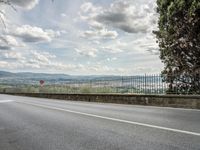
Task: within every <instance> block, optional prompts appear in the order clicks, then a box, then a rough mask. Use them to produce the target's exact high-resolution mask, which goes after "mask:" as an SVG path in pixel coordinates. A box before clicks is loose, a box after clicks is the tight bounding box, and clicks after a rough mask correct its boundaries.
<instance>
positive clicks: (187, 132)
mask: <svg viewBox="0 0 200 150" xmlns="http://www.w3.org/2000/svg"><path fill="white" fill-rule="evenodd" d="M17 103H22V104H27V105H33V106H37V107H42V108H47V109H52V110H59V111H64V112H69V113H74V114H79V115H84V116H89V117H95V118H101V119H106V120H111V121H116V122H121V123H128V124H133V125H138V126H144V127H150V128H155V129H161V130H166V131H172V132H177V133H184V134H189V135H195V136H200V133H197V132H191V131H185V130H179V129H173V128H167V127H162V126H156V125H151V124H146V123H140V122H135V121H128V120H123V119H117V118H111V117H105V116H100V115H94V114H89V113H84V112H79V111H73V110H69V109H63V108H58V107H54V106H48V105H41V104H36V103H27V102H22V101H17Z"/></svg>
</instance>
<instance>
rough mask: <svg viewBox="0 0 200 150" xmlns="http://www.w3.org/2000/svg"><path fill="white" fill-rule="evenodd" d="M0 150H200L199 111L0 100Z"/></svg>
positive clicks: (6, 98)
mask: <svg viewBox="0 0 200 150" xmlns="http://www.w3.org/2000/svg"><path fill="white" fill-rule="evenodd" d="M0 150H200V111H199V110H189V109H174V108H159V107H147V106H132V105H119V104H102V103H88V102H74V101H60V100H48V99H39V98H28V97H18V96H8V95H0Z"/></svg>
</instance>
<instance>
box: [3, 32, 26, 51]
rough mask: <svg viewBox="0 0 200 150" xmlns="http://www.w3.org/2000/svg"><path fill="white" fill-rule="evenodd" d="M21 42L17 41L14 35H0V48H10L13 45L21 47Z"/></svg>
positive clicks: (13, 47)
mask: <svg viewBox="0 0 200 150" xmlns="http://www.w3.org/2000/svg"><path fill="white" fill-rule="evenodd" d="M23 46H25V45H24V44H23V43H19V42H18V41H17V40H16V39H15V37H13V36H11V35H4V36H2V37H0V50H11V49H15V47H23Z"/></svg>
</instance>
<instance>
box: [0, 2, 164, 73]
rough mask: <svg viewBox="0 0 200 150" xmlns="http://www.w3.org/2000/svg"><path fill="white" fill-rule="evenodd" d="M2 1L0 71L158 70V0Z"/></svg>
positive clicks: (156, 71) (159, 66) (113, 71)
mask: <svg viewBox="0 0 200 150" xmlns="http://www.w3.org/2000/svg"><path fill="white" fill-rule="evenodd" d="M10 1H11V2H12V4H13V6H14V8H15V9H16V11H15V10H14V9H13V8H12V7H9V6H3V5H2V4H1V5H0V10H1V11H2V12H3V14H4V15H3V14H1V18H3V19H4V22H5V24H6V28H5V27H4V25H3V23H0V32H1V33H0V70H4V71H12V72H22V71H23V72H30V71H31V72H48V73H65V74H74V75H77V74H79V75H102V74H104V75H108V74H109V75H135V74H144V73H147V74H150V73H159V72H160V71H161V70H162V68H163V65H162V63H161V61H160V60H159V54H158V45H157V43H156V39H155V36H154V35H153V34H152V30H156V28H157V24H156V22H157V18H158V15H157V14H156V12H155V9H156V2H155V0H54V2H52V1H51V0H10Z"/></svg>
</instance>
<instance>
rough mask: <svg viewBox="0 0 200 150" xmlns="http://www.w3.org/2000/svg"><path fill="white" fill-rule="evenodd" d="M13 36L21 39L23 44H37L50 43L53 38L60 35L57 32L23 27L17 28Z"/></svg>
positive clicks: (27, 26)
mask: <svg viewBox="0 0 200 150" xmlns="http://www.w3.org/2000/svg"><path fill="white" fill-rule="evenodd" d="M13 35H14V36H16V37H19V38H21V39H22V40H23V41H24V42H30V43H39V42H51V41H52V39H53V38H55V37H56V36H59V35H60V32H59V31H53V30H49V29H48V30H43V29H42V28H40V27H35V26H30V25H23V26H21V27H17V29H16V30H15V31H14V32H13Z"/></svg>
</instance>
